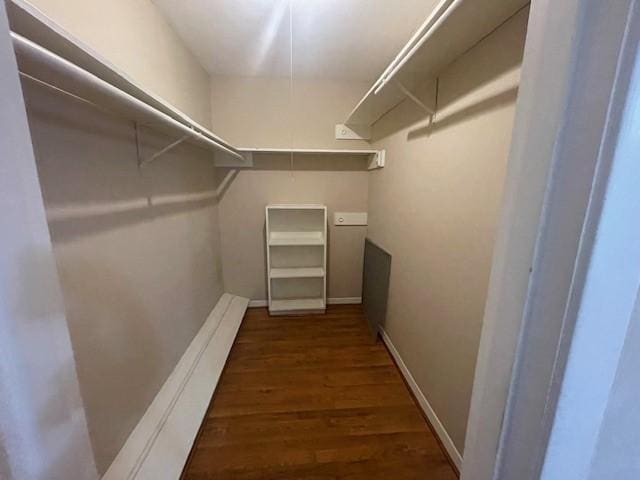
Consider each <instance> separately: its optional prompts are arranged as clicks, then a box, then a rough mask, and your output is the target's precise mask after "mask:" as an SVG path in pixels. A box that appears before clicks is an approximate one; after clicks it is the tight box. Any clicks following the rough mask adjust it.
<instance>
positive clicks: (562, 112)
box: [462, 0, 639, 480]
mask: <svg viewBox="0 0 640 480" xmlns="http://www.w3.org/2000/svg"><path fill="white" fill-rule="evenodd" d="M633 4H635V5H639V4H638V2H637V1H636V0H629V1H624V2H608V3H606V4H605V3H603V2H597V1H582V0H566V1H563V2H556V1H553V0H538V1H536V2H532V3H531V12H530V16H529V26H528V29H527V42H526V46H525V54H524V62H523V66H522V81H521V84H520V88H519V94H518V106H517V109H516V120H515V126H514V133H513V140H512V145H511V153H510V156H509V161H508V168H507V178H506V181H505V192H504V195H503V198H504V200H503V207H502V218H501V221H500V226H499V228H498V231H497V235H496V244H495V246H494V256H493V265H492V270H491V277H490V281H489V288H488V293H487V302H486V305H485V314H484V319H483V326H482V335H481V339H480V345H479V352H478V361H477V363H476V370H475V380H474V386H473V394H472V398H471V406H470V413H469V422H468V426H467V435H466V443H465V447H464V452H465V457H464V465H463V469H462V480H503V479H513V478H517V479H518V480H533V479H536V480H538V479H539V478H541V477H540V469H541V467H542V465H543V464H544V462H545V457H546V456H547V455H548V452H549V449H548V447H549V445H548V443H549V442H548V439H549V431H551V430H553V428H554V426H553V424H554V422H555V414H556V412H557V404H556V401H557V398H558V393H559V391H560V388H561V387H562V385H563V375H564V370H565V362H566V359H567V353H568V350H569V346H571V345H572V344H573V342H574V340H575V339H574V338H572V337H573V336H574V327H575V325H576V318H577V316H576V312H575V305H576V304H578V305H579V304H580V302H582V301H583V300H582V295H583V288H584V275H585V273H584V271H583V270H584V269H585V267H584V264H583V263H582V260H581V258H582V256H583V255H586V254H588V255H590V249H591V248H592V247H591V245H590V243H591V242H592V241H593V238H591V237H590V235H592V233H591V232H590V231H589V230H588V229H587V230H585V228H586V227H588V224H587V223H584V222H585V219H586V220H588V221H591V220H590V219H589V217H588V215H591V213H590V211H594V210H592V209H597V208H599V207H600V205H599V203H601V200H600V199H598V197H597V195H596V196H595V197H593V196H592V195H593V193H597V192H596V190H594V189H596V188H601V187H599V185H602V183H603V182H605V183H606V179H607V175H608V172H607V170H608V168H609V165H608V164H609V163H610V159H611V158H612V155H608V156H607V154H606V152H605V151H604V150H603V148H604V146H605V143H602V142H603V140H606V138H603V135H605V136H606V135H609V134H610V135H611V137H613V138H615V137H616V136H617V133H618V132H617V131H616V129H615V128H614V129H613V130H612V131H610V132H609V133H607V130H608V128H607V125H612V124H611V120H615V118H616V115H618V114H617V113H615V107H616V105H615V104H610V101H611V99H612V98H613V97H612V92H614V91H615V90H616V89H618V86H619V84H618V86H616V83H617V81H616V77H617V74H616V71H617V70H618V69H619V67H620V64H619V58H620V52H621V50H622V49H621V42H622V41H623V40H624V38H623V37H622V35H623V34H624V32H625V30H626V28H627V27H626V25H627V16H628V14H629V12H631V8H632V5H633ZM629 25H636V26H637V25H638V22H635V23H634V22H630V23H629ZM635 51H636V50H635V49H634V50H633V52H635ZM549 72H553V75H549ZM614 97H615V96H614ZM612 107H613V108H612ZM612 114H613V115H612ZM585 119H587V120H585ZM625 253H628V252H625ZM611 268H612V270H613V271H612V273H611V274H610V275H612V276H614V277H616V280H619V277H618V275H619V273H620V272H618V271H617V270H616V267H615V265H614V264H611ZM577 300H579V301H577ZM613 316H614V315H604V317H606V318H607V322H612V321H613V320H614V319H613V318H612V317H613ZM600 318H603V317H602V315H601V317H600ZM591 353H592V354H593V351H592V352H591ZM595 358H599V357H598V356H596V357H595ZM582 367H585V366H584V364H583V365H582ZM587 367H588V366H587ZM599 367H602V362H600V363H599ZM585 368H586V367H585ZM585 372H588V373H586V375H588V376H589V380H590V381H593V379H594V378H595V375H594V372H593V371H592V370H589V369H588V368H587V369H586V370H585ZM587 397H588V395H587V396H584V397H583V398H581V401H585V399H587V400H586V401H588V398H587ZM582 418H583V419H584V418H589V419H590V420H591V418H590V417H588V416H584V415H583V416H582ZM583 423H584V422H583ZM587 423H589V422H587ZM581 426H582V425H581ZM578 436H580V435H578ZM575 438H578V437H577V436H576V437H574V439H575ZM581 440H584V438H583V437H581ZM571 446H572V447H574V448H575V447H576V444H575V442H574V443H573V444H572V445H571ZM580 454H581V455H583V458H584V459H586V458H587V457H586V456H584V455H586V454H585V452H584V450H582V451H581V452H580ZM562 458H563V460H567V456H563V457H562ZM577 472H578V470H576V469H572V474H574V475H575V474H576V473H577ZM553 478H563V479H564V478H567V476H566V475H565V476H563V475H562V474H560V475H556V476H554V477H553ZM580 478H587V477H584V476H581V477H580ZM598 478H599V477H598Z"/></svg>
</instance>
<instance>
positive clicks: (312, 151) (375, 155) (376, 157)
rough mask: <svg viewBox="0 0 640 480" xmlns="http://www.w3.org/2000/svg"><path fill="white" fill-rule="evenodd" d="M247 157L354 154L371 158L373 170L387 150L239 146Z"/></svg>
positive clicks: (370, 165) (383, 160) (380, 163)
mask: <svg viewBox="0 0 640 480" xmlns="http://www.w3.org/2000/svg"><path fill="white" fill-rule="evenodd" d="M238 151H240V152H241V153H242V154H243V155H245V156H246V158H247V159H250V160H252V157H250V155H254V154H255V155H260V154H263V155H277V154H293V155H320V156H322V155H353V156H362V157H366V158H368V159H369V163H368V164H367V168H368V169H369V170H373V169H376V168H383V167H384V165H385V160H386V151H385V150H374V149H339V148H335V149H330V148H249V147H240V148H238Z"/></svg>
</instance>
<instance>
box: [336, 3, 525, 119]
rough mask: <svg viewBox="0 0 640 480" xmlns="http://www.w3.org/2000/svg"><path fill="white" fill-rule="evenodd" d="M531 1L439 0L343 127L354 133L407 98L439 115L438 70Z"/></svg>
mask: <svg viewBox="0 0 640 480" xmlns="http://www.w3.org/2000/svg"><path fill="white" fill-rule="evenodd" d="M529 3H530V0H440V2H439V3H438V5H437V6H436V7H435V8H434V10H433V12H432V13H431V14H430V15H429V16H428V17H427V19H426V20H425V21H424V23H423V24H422V25H421V26H420V28H419V29H418V30H417V31H416V33H415V34H414V35H413V37H411V39H410V40H409V42H407V44H406V45H405V46H404V47H403V48H402V50H400V52H399V53H398V54H397V55H396V57H395V58H394V60H393V61H392V62H391V63H390V64H389V65H388V66H387V68H386V69H385V70H384V72H383V73H382V75H381V76H380V77H379V78H378V79H377V80H376V82H375V83H374V84H373V86H372V87H371V88H370V89H369V91H368V92H367V93H366V94H365V96H364V97H363V98H362V99H361V100H360V102H358V104H357V105H356V106H355V108H354V109H353V110H352V111H351V113H350V114H349V117H348V118H347V119H346V121H345V122H344V123H345V125H347V126H348V127H350V128H352V129H353V130H355V131H361V130H368V129H369V128H370V127H371V125H373V124H374V123H375V122H377V121H378V120H379V119H380V118H381V117H382V116H383V115H384V114H385V113H387V112H388V111H390V110H391V109H392V108H394V107H395V106H396V105H398V104H399V103H401V102H402V101H404V100H405V99H410V100H411V101H413V102H414V103H416V104H417V105H418V106H419V107H420V108H421V109H422V110H424V111H425V112H426V113H427V114H430V115H431V114H433V113H435V108H436V98H435V97H436V92H437V81H436V79H437V77H438V75H439V74H440V72H442V71H443V70H444V69H445V68H446V67H447V66H448V65H450V64H451V63H452V62H453V61H454V60H455V59H456V58H458V57H460V56H461V55H463V54H464V53H465V52H467V51H468V50H469V49H470V48H471V47H473V46H474V45H475V44H476V43H478V42H479V41H480V40H482V39H483V38H484V37H486V36H487V35H489V34H490V33H491V32H492V31H493V30H495V29H496V28H497V27H498V26H500V25H501V24H502V23H504V22H505V21H507V20H508V19H509V18H511V17H512V16H513V15H515V14H516V13H517V12H519V11H520V10H521V9H523V8H525V7H526V6H527V5H528V4H529ZM425 90H426V91H427V92H428V93H425Z"/></svg>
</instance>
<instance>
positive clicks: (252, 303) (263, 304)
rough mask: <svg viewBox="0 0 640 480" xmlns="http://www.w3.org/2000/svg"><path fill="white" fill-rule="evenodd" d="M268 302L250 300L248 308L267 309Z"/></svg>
mask: <svg viewBox="0 0 640 480" xmlns="http://www.w3.org/2000/svg"><path fill="white" fill-rule="evenodd" d="M268 306H269V302H268V301H267V300H251V301H249V308H261V307H268Z"/></svg>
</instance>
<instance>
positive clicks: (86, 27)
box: [5, 0, 529, 480]
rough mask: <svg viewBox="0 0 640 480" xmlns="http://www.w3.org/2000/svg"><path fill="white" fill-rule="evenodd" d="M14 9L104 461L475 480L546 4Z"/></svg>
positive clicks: (28, 100)
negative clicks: (533, 29)
mask: <svg viewBox="0 0 640 480" xmlns="http://www.w3.org/2000/svg"><path fill="white" fill-rule="evenodd" d="M5 8H6V12H7V18H8V26H9V28H10V38H11V43H12V46H13V50H14V52H15V60H16V67H17V70H18V72H19V78H20V84H21V88H22V93H23V95H24V104H25V107H26V113H27V118H28V126H29V131H30V135H31V143H32V146H33V152H34V155H35V161H36V165H37V174H38V178H39V185H40V189H41V195H42V201H43V204H44V209H45V212H46V219H47V224H48V228H49V233H50V241H51V244H52V247H53V254H54V258H55V265H56V270H57V275H58V278H59V283H60V290H61V295H62V299H63V303H64V315H65V316H66V322H67V325H68V332H69V333H68V335H69V338H70V344H71V347H72V351H73V363H74V368H75V375H76V376H77V380H75V381H77V385H78V389H79V394H80V399H81V405H79V406H78V412H79V413H78V414H79V415H81V416H82V417H83V418H84V419H86V420H85V421H86V424H84V423H83V424H82V425H85V426H84V427H82V425H77V426H74V427H72V428H73V429H76V428H77V429H80V430H74V431H73V432H72V433H70V434H69V435H70V436H73V437H74V438H81V437H82V435H81V434H80V433H78V432H80V431H82V429H83V428H84V431H85V433H86V442H88V445H89V446H90V450H91V452H92V456H93V458H92V462H94V463H95V471H96V472H97V476H98V477H100V478H104V479H108V480H111V479H114V480H116V479H124V478H127V479H142V478H154V479H164V478H166V479H174V478H175V479H177V478H181V475H182V478H194V479H195V478H283V479H285V478H398V479H400V478H417V477H418V476H419V475H418V473H419V472H420V474H421V475H423V476H422V477H421V478H443V479H444V478H455V476H456V475H458V472H459V469H460V467H461V464H462V458H463V454H464V446H465V433H466V425H467V419H468V414H469V405H470V399H471V390H472V386H473V378H474V368H475V361H476V356H477V352H478V344H479V341H480V330H481V327H482V318H483V309H484V301H485V298H486V294H487V286H488V282H489V274H490V268H491V258H492V251H493V246H494V238H495V232H496V229H497V225H498V217H499V209H500V205H501V203H500V202H501V199H502V194H503V184H504V180H505V175H506V165H507V159H508V154H509V146H510V142H511V133H512V127H513V121H514V114H515V109H516V102H517V97H518V86H519V83H520V73H521V69H520V67H521V63H522V58H523V52H524V45H525V38H526V32H527V22H528V13H529V2H528V1H527V0H440V1H436V0H429V1H422V0H421V1H418V0H402V1H400V2H386V1H384V0H375V1H368V0H367V1H364V0H345V1H344V2H330V1H326V2H324V1H323V2H320V1H311V2H305V1H300V0H286V1H285V0H251V1H248V2H234V1H230V0H214V1H205V0H197V1H193V2H180V1H176V0H140V1H136V2H132V1H129V0H114V1H112V2H106V3H105V2H88V1H83V2H80V1H76V0H73V1H56V0H29V1H27V0H6V2H5ZM365 241H367V242H370V244H371V245H373V246H375V247H376V248H379V249H380V251H381V252H383V254H381V256H377V257H376V256H375V255H373V256H372V257H371V258H372V260H371V262H375V261H377V260H376V259H379V260H380V261H382V262H386V263H384V264H379V265H378V264H375V263H371V264H370V265H368V266H367V267H368V269H369V272H376V273H374V274H371V275H369V276H367V277H366V278H365V281H366V282H368V286H367V289H366V292H368V293H366V292H365V295H369V296H370V298H369V299H368V300H369V301H368V302H367V301H365V302H364V304H365V308H364V310H363V308H362V306H361V304H362V303H363V298H362V297H363V272H364V271H365V265H364V262H365ZM367 258H368V256H367ZM380 272H382V273H380ZM384 272H387V274H388V278H384V277H385V275H387V274H384ZM387 281H388V284H387V283H386V282H387ZM379 282H380V283H379ZM378 283H379V284H378ZM383 283H384V285H383ZM372 296H373V297H374V298H373V299H372V298H371V297H372ZM365 300H366V299H365ZM367 309H368V310H369V311H367ZM367 318H369V319H371V318H375V319H376V325H374V327H373V328H374V329H375V330H376V331H377V332H379V335H378V338H377V339H374V340H371V339H370V336H369V334H368V333H367V322H366V319H367ZM243 319H245V320H243ZM354 319H355V320H354ZM243 322H244V323H243ZM296 322H298V323H296ZM324 322H326V323H324ZM341 322H343V323H341ZM360 325H361V326H362V329H361V327H360ZM238 332H240V333H238ZM284 332H287V333H286V338H285V335H284ZM377 332H374V333H377ZM297 335H311V336H313V337H314V338H311V339H309V338H307V337H305V340H304V341H302V340H301V343H300V344H299V345H298V346H296V345H295V344H294V343H291V342H293V340H292V339H295V338H297V337H296V336H297ZM350 342H352V343H350ZM234 362H235V363H234ZM242 362H246V363H242ZM225 365H226V367H225ZM267 367H268V368H271V369H272V370H266V368H267ZM332 369H334V370H332ZM305 372H306V373H308V374H309V375H310V376H309V377H304V376H303V373H305ZM305 378H306V379H305ZM309 379H312V380H309ZM243 382H246V383H243ZM252 382H253V383H252ZM296 382H298V383H296ZM349 382H353V383H349ZM405 383H406V385H405ZM364 385H368V386H370V387H371V390H370V391H367V393H363V392H364V390H363V389H364ZM341 389H342V390H341ZM234 392H236V393H237V392H243V393H242V394H241V395H238V397H234V400H233V402H231V401H230V400H228V398H229V396H231V395H234V394H235V393H234ZM358 392H360V393H358ZM371 392H373V393H371ZM252 396H254V397H255V398H254V403H251V404H249V403H246V405H245V403H243V402H249V401H250V399H251V397H252ZM212 398H213V401H212ZM300 399H304V401H302V400H300ZM289 401H290V402H293V403H292V404H288V403H286V402H289ZM216 402H218V403H216ZM225 402H228V403H225ZM278 402H281V403H278ZM296 402H298V403H296ZM256 405H257V406H256ZM286 405H293V406H290V407H288V406H286ZM314 408H317V411H320V410H321V411H322V412H325V413H326V412H329V411H331V412H332V413H327V415H329V417H326V418H325V417H322V418H321V417H320V416H317V415H320V414H319V413H317V411H316V410H313V409H314ZM396 408H397V409H398V410H394V409H396ZM350 409H362V410H359V411H358V413H357V416H356V415H355V414H353V415H354V416H353V417H349V412H350V411H351V410H350ZM312 411H313V413H312ZM207 412H208V413H207ZM225 412H227V413H226V414H225ZM229 412H232V413H229ZM304 412H307V413H306V415H307V416H306V417H305V413H304ZM336 412H338V413H336ZM252 415H253V416H252ZM279 416H280V417H279ZM285 416H286V421H285V420H282V419H283V418H284V417H285ZM223 417H224V421H223V420H220V422H221V423H215V422H214V420H215V418H219V419H222V418H223ZM249 417H251V418H252V419H253V420H255V421H256V422H258V423H259V426H257V427H255V429H256V430H251V428H250V425H249V423H248V421H249ZM212 419H214V420H212ZM323 419H324V420H323ZM203 420H204V423H203ZM280 421H282V422H284V423H278V422H280ZM207 422H214V423H212V424H209V423H207ZM234 422H235V423H234ZM243 422H244V423H243ZM349 422H353V423H352V425H351V426H349V425H350V424H349ZM362 422H364V423H362ZM386 422H388V423H386ZM207 425H209V427H207ZM415 425H418V426H417V427H416V426H415ZM70 428H71V427H70ZM298 428H302V429H307V430H306V432H307V433H306V434H305V435H302V436H301V438H300V439H299V440H296V442H298V441H299V442H300V443H299V446H298V447H297V448H294V445H292V442H293V440H292V438H293V437H291V438H290V437H289V436H288V435H293V433H292V432H294V431H297V430H296V429H298ZM325 428H326V429H328V430H327V432H328V433H326V434H324V433H322V434H321V433H320V432H324V430H323V429H325ZM396 428H397V429H399V430H397V431H396ZM207 429H208V430H207ZM243 429H244V430H243ZM212 431H215V432H216V434H215V435H213V436H212V434H211V432H212ZM198 432H200V434H199V433H198ZM242 432H244V433H242ZM265 432H266V433H265ZM269 432H270V433H269ZM314 432H315V433H314ZM343 434H344V435H345V437H344V438H347V439H348V440H344V439H343V437H340V435H343ZM314 435H316V436H314ZM82 438H84V437H82ZM296 438H297V437H296ZM374 438H375V441H376V442H380V443H371V442H373V439H374ZM203 439H204V440H203ZM225 439H227V440H228V441H227V440H225ZM287 439H289V440H287ZM332 439H333V440H332ZM78 441H80V440H78ZM199 441H202V442H205V443H202V442H201V443H198V442H199ZM225 441H227V443H225ZM287 441H288V442H289V443H287ZM206 442H209V443H206ZM234 442H236V443H234ZM251 442H253V443H251ZM331 442H334V444H332V443H331ZM341 442H343V443H341ZM368 442H369V443H368ZM384 442H388V443H384ZM271 443H273V445H275V446H272V447H271V449H269V448H268V447H267V445H269V444H271ZM207 445H208V446H207ZM216 445H218V447H216ZM234 445H235V446H236V447H237V448H238V451H235V450H232V447H233V446H234ZM278 445H280V446H281V449H282V450H277V448H280V447H277V446H278ZM252 449H255V452H257V453H256V454H255V456H251V455H248V454H247V455H248V456H246V457H245V456H242V454H241V453H240V450H243V451H246V452H251V451H253V450H252ZM341 449H342V450H341ZM282 451H286V452H287V453H286V456H284V457H280V456H279V455H280V454H281V452H282ZM340 451H342V452H343V453H342V454H341V453H339V452H340ZM225 452H226V453H225ZM341 455H342V457H341ZM350 455H351V456H350ZM236 456H237V458H241V459H242V460H238V462H240V463H239V464H240V466H238V465H236V464H234V458H236ZM269 458H276V460H274V462H275V463H276V464H277V465H275V466H274V465H272V464H271V463H270V462H269ZM346 458H348V462H347V461H346V460H345V459H346ZM78 461H79V460H77V459H75V460H73V461H71V460H69V464H68V465H71V464H73V463H74V462H76V463H77V462H78ZM242 462H245V463H242ZM353 462H356V463H353ZM358 462H359V463H358ZM385 462H387V463H385ZM63 463H65V462H63ZM346 463H348V465H349V466H348V467H345V466H344V465H345V464H346ZM68 465H67V467H64V468H69V469H68V470H66V471H67V472H72V471H73V469H72V467H70V466H68ZM225 465H226V467H225ZM434 465H435V466H434ZM223 467H224V468H223ZM60 468H62V467H60ZM209 468H212V469H213V470H207V469H209ZM225 468H226V470H225ZM323 468H324V469H325V470H322V469H323ZM340 468H348V469H350V470H348V472H349V475H351V476H344V477H342V476H340V475H342V474H343V473H340V472H343V470H340ZM358 468H361V469H362V470H357V469H358ZM216 469H218V470H216ZM288 469H290V470H288ZM394 469H396V470H394ZM430 469H435V470H430ZM436 470H437V472H436ZM61 471H62V470H61ZM212 471H216V472H218V473H219V476H215V475H214V476H211V477H207V476H206V475H207V472H212ZM346 471H347V470H344V472H346ZM394 471H397V474H394V473H393V472H394ZM316 472H320V473H322V474H326V475H327V476H326V477H321V476H318V477H314V476H313V475H314V474H315V473H316ZM429 472H436V473H429ZM436 474H437V475H440V476H437V477H436V476H433V477H430V476H429V475H436ZM198 475H200V476H198ZM242 475H245V476H242ZM287 475H289V476H287ZM331 475H333V476H331ZM344 475H346V473H345V474H344ZM358 475H360V476H358ZM376 475H378V476H376ZM403 475H404V476H403ZM50 478H54V477H50ZM67 478H72V477H67ZM73 478H80V477H73ZM86 478H90V476H87V477H86Z"/></svg>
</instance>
